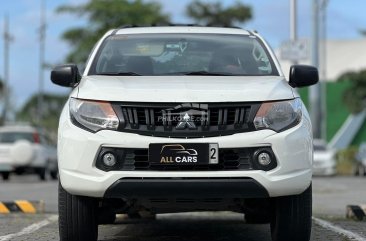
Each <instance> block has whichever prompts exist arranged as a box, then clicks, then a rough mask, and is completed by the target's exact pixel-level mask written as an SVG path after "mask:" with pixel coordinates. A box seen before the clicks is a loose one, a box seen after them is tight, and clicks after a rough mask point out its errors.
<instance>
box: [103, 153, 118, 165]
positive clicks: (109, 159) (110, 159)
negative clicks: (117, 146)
mask: <svg viewBox="0 0 366 241" xmlns="http://www.w3.org/2000/svg"><path fill="white" fill-rule="evenodd" d="M103 163H104V165H106V166H107V167H113V166H114V165H116V163H117V160H116V156H115V155H113V154H112V153H110V152H108V153H106V154H104V155H103Z"/></svg>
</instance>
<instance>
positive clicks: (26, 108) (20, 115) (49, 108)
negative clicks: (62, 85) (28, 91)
mask: <svg viewBox="0 0 366 241" xmlns="http://www.w3.org/2000/svg"><path fill="white" fill-rule="evenodd" d="M37 97H38V94H35V95H33V96H32V97H30V98H29V100H28V101H27V102H26V103H25V104H24V105H23V106H22V108H21V109H20V110H19V111H18V112H17V114H16V117H17V120H18V121H25V122H29V123H31V124H34V125H36V124H38V123H36V122H35V121H36V120H37V119H38V112H37V106H38V105H37V104H38V102H37V100H38V98H37ZM66 100H67V96H62V95H54V94H43V104H42V107H43V108H42V115H43V117H42V122H41V123H39V126H42V127H43V128H45V129H46V130H48V131H50V132H53V133H56V131H57V127H58V120H59V117H60V114H61V110H62V108H63V106H64V105H65V103H66Z"/></svg>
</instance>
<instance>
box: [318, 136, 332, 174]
mask: <svg viewBox="0 0 366 241" xmlns="http://www.w3.org/2000/svg"><path fill="white" fill-rule="evenodd" d="M335 156H336V151H335V150H334V149H330V148H328V146H327V143H326V142H325V141H324V140H319V139H315V140H314V162H313V175H319V176H333V175H335V174H337V169H336V159H335Z"/></svg>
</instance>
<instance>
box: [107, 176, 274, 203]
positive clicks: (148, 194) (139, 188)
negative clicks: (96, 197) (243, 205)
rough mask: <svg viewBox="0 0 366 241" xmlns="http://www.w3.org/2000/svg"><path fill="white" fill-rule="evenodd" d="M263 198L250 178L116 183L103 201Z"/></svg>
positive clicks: (262, 188) (152, 180)
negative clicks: (165, 198)
mask: <svg viewBox="0 0 366 241" xmlns="http://www.w3.org/2000/svg"><path fill="white" fill-rule="evenodd" d="M156 197H159V198H161V197H169V198H190V197H192V198H267V197H269V194H268V191H267V190H266V189H265V188H264V187H263V186H262V185H261V184H259V183H258V182H257V181H255V180H254V179H252V178H242V179H230V178H227V179H199V178H197V179H173V178H172V179H146V180H145V179H142V178H141V179H120V180H118V181H116V182H115V183H114V184H112V185H111V186H110V187H109V188H108V189H107V191H106V192H105V194H104V198H127V199H131V198H156Z"/></svg>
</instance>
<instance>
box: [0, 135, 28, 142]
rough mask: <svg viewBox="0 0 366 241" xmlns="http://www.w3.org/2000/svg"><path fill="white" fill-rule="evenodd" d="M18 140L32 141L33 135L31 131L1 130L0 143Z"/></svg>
mask: <svg viewBox="0 0 366 241" xmlns="http://www.w3.org/2000/svg"><path fill="white" fill-rule="evenodd" d="M18 140H27V141H30V142H34V135H33V133H31V132H1V133H0V143H13V142H16V141H18Z"/></svg>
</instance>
